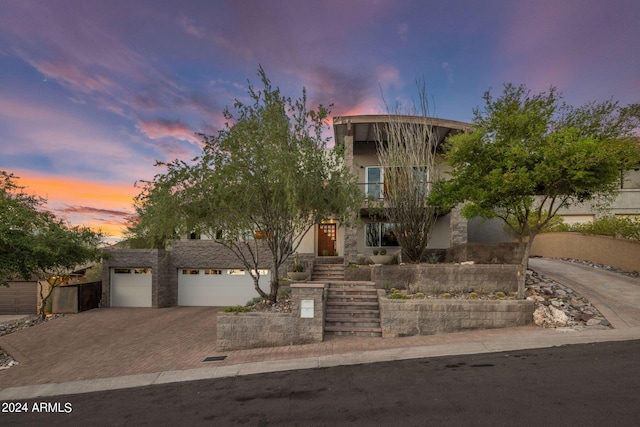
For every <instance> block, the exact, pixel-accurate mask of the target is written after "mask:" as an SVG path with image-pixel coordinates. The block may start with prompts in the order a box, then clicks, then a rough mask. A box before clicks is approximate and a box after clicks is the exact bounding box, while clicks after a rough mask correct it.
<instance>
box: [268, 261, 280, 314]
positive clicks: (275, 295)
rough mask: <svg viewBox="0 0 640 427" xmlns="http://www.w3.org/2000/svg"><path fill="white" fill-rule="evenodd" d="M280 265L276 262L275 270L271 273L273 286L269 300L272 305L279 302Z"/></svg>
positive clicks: (274, 264)
mask: <svg viewBox="0 0 640 427" xmlns="http://www.w3.org/2000/svg"><path fill="white" fill-rule="evenodd" d="M278 270H279V269H278V265H277V263H276V262H274V263H273V270H272V271H271V286H270V294H269V300H271V302H272V303H274V304H275V303H276V302H278V288H279V287H280V282H279V281H278V279H279V277H278V276H279V274H278Z"/></svg>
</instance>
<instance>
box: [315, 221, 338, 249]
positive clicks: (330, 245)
mask: <svg viewBox="0 0 640 427" xmlns="http://www.w3.org/2000/svg"><path fill="white" fill-rule="evenodd" d="M325 251H326V252H325ZM335 251H336V225H335V224H318V256H322V255H334V254H335Z"/></svg>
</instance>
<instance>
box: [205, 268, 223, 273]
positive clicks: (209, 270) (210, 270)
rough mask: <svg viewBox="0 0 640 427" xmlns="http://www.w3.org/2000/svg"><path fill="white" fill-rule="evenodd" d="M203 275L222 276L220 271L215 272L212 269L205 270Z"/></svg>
mask: <svg viewBox="0 0 640 427" xmlns="http://www.w3.org/2000/svg"><path fill="white" fill-rule="evenodd" d="M204 274H222V270H215V269H212V268H207V269H205V270H204Z"/></svg>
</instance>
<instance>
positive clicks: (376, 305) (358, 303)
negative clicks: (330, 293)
mask: <svg viewBox="0 0 640 427" xmlns="http://www.w3.org/2000/svg"><path fill="white" fill-rule="evenodd" d="M327 305H353V306H358V305H366V306H375V307H378V301H375V302H360V301H327Z"/></svg>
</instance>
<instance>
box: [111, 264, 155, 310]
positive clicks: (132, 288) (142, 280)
mask: <svg viewBox="0 0 640 427" xmlns="http://www.w3.org/2000/svg"><path fill="white" fill-rule="evenodd" d="M125 270H129V273H125ZM136 271H138V273H136ZM141 271H145V272H146V273H140V272H141ZM150 273H151V271H150V269H144V268H136V269H121V268H114V269H112V271H111V306H112V307H151V299H152V298H151V286H152V274H150Z"/></svg>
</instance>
